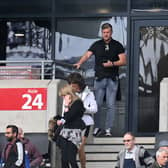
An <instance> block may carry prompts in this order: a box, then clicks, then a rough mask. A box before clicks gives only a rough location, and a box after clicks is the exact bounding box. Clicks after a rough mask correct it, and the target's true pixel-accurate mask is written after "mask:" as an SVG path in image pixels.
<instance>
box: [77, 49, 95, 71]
mask: <svg viewBox="0 0 168 168" xmlns="http://www.w3.org/2000/svg"><path fill="white" fill-rule="evenodd" d="M92 55H93V52H92V51H86V52H85V54H84V55H83V56H82V57H81V58H80V60H79V61H78V62H77V63H76V64H74V66H75V67H76V68H77V69H79V68H80V66H81V65H82V64H83V63H84V62H85V61H87V60H88V59H89V58H90V57H91V56H92Z"/></svg>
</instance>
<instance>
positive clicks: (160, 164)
mask: <svg viewBox="0 0 168 168" xmlns="http://www.w3.org/2000/svg"><path fill="white" fill-rule="evenodd" d="M167 162H168V150H166V149H162V148H160V149H158V151H157V152H156V161H155V162H154V163H153V164H152V165H151V166H150V168H166V164H167Z"/></svg>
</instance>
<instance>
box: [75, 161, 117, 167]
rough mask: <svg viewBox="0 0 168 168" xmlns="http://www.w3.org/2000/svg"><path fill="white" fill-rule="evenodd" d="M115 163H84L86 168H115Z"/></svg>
mask: <svg viewBox="0 0 168 168" xmlns="http://www.w3.org/2000/svg"><path fill="white" fill-rule="evenodd" d="M115 164H116V162H111V161H110V162H101V161H97V162H87V163H86V167H87V168H114V167H115ZM78 165H79V167H80V163H78Z"/></svg>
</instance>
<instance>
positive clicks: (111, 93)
mask: <svg viewBox="0 0 168 168" xmlns="http://www.w3.org/2000/svg"><path fill="white" fill-rule="evenodd" d="M117 88H118V80H115V81H113V80H112V79H111V78H104V79H102V80H100V81H98V80H95V82H94V89H95V97H96V102H97V105H98V112H97V113H96V114H95V116H94V120H95V128H102V124H101V123H102V122H103V121H102V118H103V117H102V115H105V114H103V111H102V109H101V108H102V106H103V99H104V96H105V95H106V109H107V111H106V121H105V129H107V128H111V127H112V126H113V122H114V117H115V111H116V94H117Z"/></svg>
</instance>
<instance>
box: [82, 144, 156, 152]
mask: <svg viewBox="0 0 168 168" xmlns="http://www.w3.org/2000/svg"><path fill="white" fill-rule="evenodd" d="M141 146H144V148H145V149H153V148H154V145H152V144H151V145H144V144H143V145H141ZM123 148H124V145H118V144H115V145H112V144H108V145H107V144H92V145H91V144H88V145H86V146H85V152H86V153H89V152H95V153H96V152H97V153H99V152H101V153H103V152H104V153H105V152H119V151H120V150H122V149H123Z"/></svg>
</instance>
